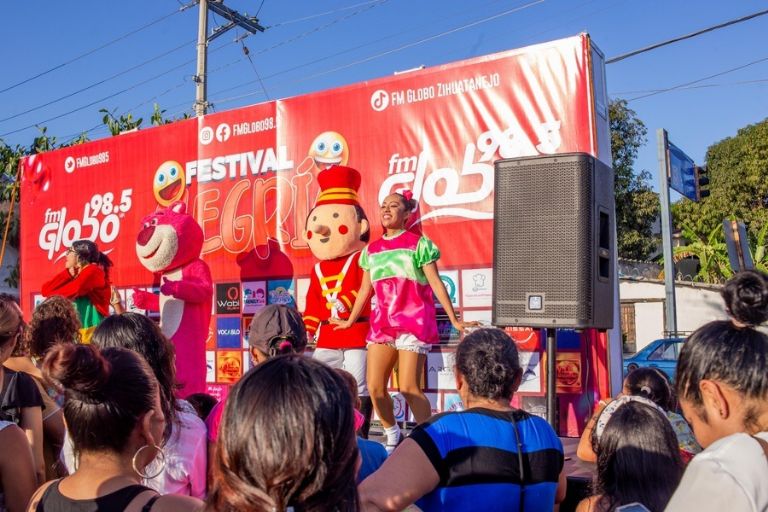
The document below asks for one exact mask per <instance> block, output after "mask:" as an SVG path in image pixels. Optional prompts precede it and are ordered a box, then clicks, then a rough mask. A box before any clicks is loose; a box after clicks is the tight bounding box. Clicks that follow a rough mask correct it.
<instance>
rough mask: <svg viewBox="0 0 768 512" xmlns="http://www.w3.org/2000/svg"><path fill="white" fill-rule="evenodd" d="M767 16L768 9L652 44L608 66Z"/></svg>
mask: <svg viewBox="0 0 768 512" xmlns="http://www.w3.org/2000/svg"><path fill="white" fill-rule="evenodd" d="M765 14H768V9H766V10H764V11H758V12H756V13H752V14H748V15H747V16H742V17H741V18H736V19H733V20H730V21H726V22H724V23H720V24H717V25H713V26H711V27H707V28H703V29H701V30H697V31H696V32H691V33H690V34H685V35H683V36H679V37H674V38H672V39H667V40H666V41H662V42H660V43H656V44H652V45H650V46H646V47H645V48H640V49H638V50H634V51H631V52H629V53H624V54H622V55H617V56H616V57H611V58H610V59H608V60H606V61H605V63H606V64H613V63H614V62H619V61H620V60H624V59H628V58H629V57H634V56H635V55H639V54H641V53H645V52H649V51H651V50H655V49H656V48H661V47H662V46H667V45H670V44H672V43H677V42H680V41H684V40H686V39H691V38H692V37H696V36H700V35H701V34H706V33H707V32H712V31H713V30H718V29H721V28H724V27H729V26H731V25H735V24H737V23H742V22H744V21H749V20H751V19H754V18H757V17H758V16H763V15H765Z"/></svg>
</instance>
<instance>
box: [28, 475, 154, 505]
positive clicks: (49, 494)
mask: <svg viewBox="0 0 768 512" xmlns="http://www.w3.org/2000/svg"><path fill="white" fill-rule="evenodd" d="M60 482H61V480H58V481H56V482H54V483H52V484H51V485H49V486H48V488H47V489H46V490H45V492H44V493H43V496H42V498H40V502H39V503H38V504H37V508H36V509H35V510H36V512H122V511H124V510H125V509H126V507H128V505H130V503H131V502H132V501H133V500H134V499H135V498H136V496H138V495H139V494H141V493H143V492H146V491H151V490H152V489H150V488H149V487H144V486H143V485H129V486H128V487H123V488H122V489H120V490H117V491H115V492H113V493H109V494H107V495H104V496H101V497H99V498H95V499H91V500H73V499H72V498H67V497H66V496H64V495H63V494H61V491H59V483H60ZM159 497H160V496H152V498H150V500H149V501H148V502H147V504H146V505H144V506H143V507H142V508H141V512H149V511H150V510H151V509H152V505H154V503H155V501H156V500H157V498H159Z"/></svg>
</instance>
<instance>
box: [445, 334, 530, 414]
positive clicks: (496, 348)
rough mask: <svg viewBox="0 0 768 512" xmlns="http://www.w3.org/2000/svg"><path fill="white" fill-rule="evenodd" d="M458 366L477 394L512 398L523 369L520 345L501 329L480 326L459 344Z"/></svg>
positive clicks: (479, 395)
mask: <svg viewBox="0 0 768 512" xmlns="http://www.w3.org/2000/svg"><path fill="white" fill-rule="evenodd" d="M456 369H457V370H458V371H459V373H461V375H463V376H464V379H466V381H467V385H468V386H469V391H470V393H472V394H473V395H474V396H477V397H482V398H490V399H491V400H498V399H499V398H503V399H511V398H512V394H513V393H514V392H515V389H514V387H515V382H516V380H517V379H518V378H519V376H520V372H521V369H520V359H519V357H518V354H517V346H516V345H515V342H514V341H513V340H512V338H510V337H509V336H508V335H507V333H505V332H504V331H502V330H501V329H479V330H477V331H474V332H472V333H471V334H468V335H467V336H466V337H465V338H464V340H463V341H462V342H461V343H459V347H458V348H457V349H456Z"/></svg>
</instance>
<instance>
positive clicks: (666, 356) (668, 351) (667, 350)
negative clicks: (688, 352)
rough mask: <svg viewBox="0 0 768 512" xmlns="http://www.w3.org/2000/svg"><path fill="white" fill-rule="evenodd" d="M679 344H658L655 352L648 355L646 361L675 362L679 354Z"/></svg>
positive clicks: (670, 342)
mask: <svg viewBox="0 0 768 512" xmlns="http://www.w3.org/2000/svg"><path fill="white" fill-rule="evenodd" d="M679 347H680V343H679V342H676V341H667V342H664V343H662V344H660V345H659V346H658V347H657V348H656V350H654V351H653V352H651V353H650V355H649V356H648V359H651V360H659V361H675V360H677V356H678V353H679Z"/></svg>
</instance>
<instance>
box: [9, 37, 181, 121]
mask: <svg viewBox="0 0 768 512" xmlns="http://www.w3.org/2000/svg"><path fill="white" fill-rule="evenodd" d="M194 42H195V40H194V39H193V40H192V41H187V42H185V43H182V44H180V45H179V46H177V47H175V48H171V49H170V50H168V51H166V52H163V53H161V54H159V55H156V56H154V57H152V58H151V59H148V60H145V61H144V62H141V63H139V64H136V65H135V66H131V67H130V68H127V69H124V70H123V71H120V72H118V73H115V74H114V75H111V76H108V77H107V78H104V79H102V80H99V81H98V82H94V83H92V84H90V85H87V86H85V87H82V88H80V89H78V90H76V91H72V92H70V93H67V94H65V95H64V96H59V97H58V98H56V99H53V100H50V101H47V102H45V103H42V104H40V105H37V106H35V107H32V108H28V109H27V110H24V111H22V112H18V113H16V114H13V115H12V116H8V117H4V118H3V119H0V123H4V122H5V121H10V120H11V119H16V118H17V117H21V116H23V115H25V114H29V113H31V112H35V111H37V110H40V109H41V108H45V107H48V106H50V105H53V104H54V103H58V102H60V101H63V100H65V99H67V98H71V97H72V96H75V95H77V94H80V93H81V92H85V91H87V90H89V89H93V88H94V87H97V86H99V85H101V84H104V83H106V82H109V81H110V80H114V79H115V78H118V77H121V76H123V75H125V74H127V73H130V72H131V71H134V70H136V69H139V68H141V67H143V66H146V65H147V64H150V63H152V62H155V61H157V60H160V59H162V58H163V57H165V56H166V55H170V54H171V53H174V52H177V51H179V50H181V49H182V48H184V47H186V46H189V45H190V44H191V43H194Z"/></svg>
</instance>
